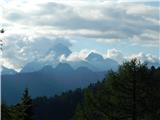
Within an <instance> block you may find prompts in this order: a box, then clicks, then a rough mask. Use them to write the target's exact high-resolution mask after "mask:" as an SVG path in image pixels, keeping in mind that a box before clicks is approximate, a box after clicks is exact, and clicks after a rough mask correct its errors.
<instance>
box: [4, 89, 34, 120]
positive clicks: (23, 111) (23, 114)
mask: <svg viewBox="0 0 160 120" xmlns="http://www.w3.org/2000/svg"><path fill="white" fill-rule="evenodd" d="M2 120H33V106H32V99H31V97H30V96H29V94H28V89H25V91H24V94H23V96H22V99H21V102H20V103H18V104H17V105H15V106H10V107H8V106H6V105H5V104H2Z"/></svg>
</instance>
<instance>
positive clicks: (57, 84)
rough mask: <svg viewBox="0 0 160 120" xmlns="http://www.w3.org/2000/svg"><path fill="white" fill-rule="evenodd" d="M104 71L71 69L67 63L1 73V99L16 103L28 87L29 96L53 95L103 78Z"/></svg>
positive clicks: (82, 68) (84, 68)
mask: <svg viewBox="0 0 160 120" xmlns="http://www.w3.org/2000/svg"><path fill="white" fill-rule="evenodd" d="M104 75H105V72H93V71H92V70H90V69H88V68H87V67H80V68H78V69H76V70H75V69H73V68H72V67H71V66H70V65H69V64H67V63H60V64H58V65H57V67H56V68H52V66H49V65H48V66H45V67H43V68H42V69H41V70H40V71H36V72H30V73H18V74H15V75H2V100H3V101H5V102H6V103H9V104H14V103H16V102H17V101H18V100H19V98H20V96H21V94H22V92H23V90H24V88H25V87H28V88H29V90H30V94H31V96H32V97H33V98H34V97H37V96H53V95H55V94H60V93H61V92H64V91H66V90H69V89H75V88H79V87H86V86H88V85H89V84H90V83H94V82H96V81H98V80H101V79H103V78H104Z"/></svg>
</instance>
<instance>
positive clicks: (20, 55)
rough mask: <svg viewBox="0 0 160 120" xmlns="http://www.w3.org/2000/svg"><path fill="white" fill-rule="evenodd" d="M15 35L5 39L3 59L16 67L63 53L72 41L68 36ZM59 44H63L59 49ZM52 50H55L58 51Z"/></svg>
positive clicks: (7, 63)
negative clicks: (30, 36)
mask: <svg viewBox="0 0 160 120" xmlns="http://www.w3.org/2000/svg"><path fill="white" fill-rule="evenodd" d="M13 36H14V37H12V38H10V36H9V37H8V38H6V40H5V45H4V46H5V47H4V50H3V61H6V62H4V64H5V66H8V67H12V68H15V69H20V68H21V67H23V66H24V65H25V64H26V63H28V62H31V61H34V60H39V61H43V60H48V61H49V60H52V59H53V58H54V57H53V56H55V55H58V54H60V53H62V52H63V51H62V50H64V48H65V49H67V50H68V51H69V47H71V43H70V41H69V40H68V39H66V38H54V37H36V38H29V37H27V36H23V35H21V36H19V35H13ZM57 44H61V46H60V48H59V49H58V48H56V45H57ZM63 46H64V47H63ZM50 51H54V52H56V53H53V52H50ZM68 51H67V52H68ZM64 52H65V51H64ZM69 52H71V51H69ZM51 53H53V54H51ZM67 54H68V53H67ZM55 59H56V58H55ZM11 65H12V66H11Z"/></svg>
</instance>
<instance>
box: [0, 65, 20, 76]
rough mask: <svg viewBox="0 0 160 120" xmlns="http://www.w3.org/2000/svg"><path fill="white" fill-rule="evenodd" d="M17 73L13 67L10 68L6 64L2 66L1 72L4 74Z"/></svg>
mask: <svg viewBox="0 0 160 120" xmlns="http://www.w3.org/2000/svg"><path fill="white" fill-rule="evenodd" d="M16 73H17V72H16V71H15V70H13V69H9V68H6V67H4V66H2V67H1V74H2V75H14V74H16Z"/></svg>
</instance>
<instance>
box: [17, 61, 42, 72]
mask: <svg viewBox="0 0 160 120" xmlns="http://www.w3.org/2000/svg"><path fill="white" fill-rule="evenodd" d="M42 67H43V64H42V63H41V62H38V61H32V62H29V63H27V64H26V65H25V66H24V67H23V69H22V70H21V71H20V72H22V73H26V72H34V71H39V70H40V69H42Z"/></svg>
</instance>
